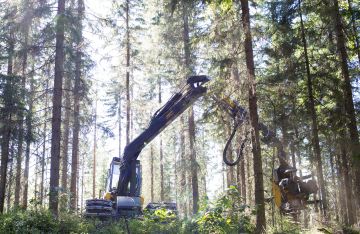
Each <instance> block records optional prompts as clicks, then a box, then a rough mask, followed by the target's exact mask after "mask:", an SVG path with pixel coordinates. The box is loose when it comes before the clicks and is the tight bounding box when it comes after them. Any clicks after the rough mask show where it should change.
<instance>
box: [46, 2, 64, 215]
mask: <svg viewBox="0 0 360 234" xmlns="http://www.w3.org/2000/svg"><path fill="white" fill-rule="evenodd" d="M64 21H65V0H58V12H57V21H56V51H55V53H56V54H55V78H54V93H53V100H52V102H53V110H52V120H51V124H52V129H51V162H50V164H51V165H50V197H49V209H50V210H51V212H52V213H53V214H54V215H55V216H57V215H58V206H59V198H58V187H59V164H60V141H61V109H62V108H61V101H62V82H63V75H64V31H65V22H64Z"/></svg>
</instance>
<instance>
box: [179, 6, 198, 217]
mask: <svg viewBox="0 0 360 234" xmlns="http://www.w3.org/2000/svg"><path fill="white" fill-rule="evenodd" d="M187 4H188V3H187V2H184V3H183V15H182V16H183V42H184V56H185V68H186V70H187V75H190V74H191V73H192V66H191V62H192V61H191V45H190V28H189V8H188V6H187ZM188 113H189V116H188V127H189V141H190V145H189V147H190V163H191V168H190V169H191V184H192V195H193V196H192V197H193V202H192V203H193V207H192V210H193V214H196V213H197V212H198V209H199V204H198V203H199V182H198V172H197V162H196V150H195V119H194V110H193V107H192V106H191V107H189V112H188Z"/></svg>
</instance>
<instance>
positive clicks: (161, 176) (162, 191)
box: [158, 76, 165, 201]
mask: <svg viewBox="0 0 360 234" xmlns="http://www.w3.org/2000/svg"><path fill="white" fill-rule="evenodd" d="M158 88H159V93H158V95H159V99H158V101H159V104H160V105H161V103H162V100H161V98H162V97H161V77H160V76H159V77H158ZM159 147H160V149H159V151H160V152H159V153H160V200H161V201H164V199H165V190H164V153H163V144H162V138H161V134H160V145H159Z"/></svg>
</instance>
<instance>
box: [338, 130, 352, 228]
mask: <svg viewBox="0 0 360 234" xmlns="http://www.w3.org/2000/svg"><path fill="white" fill-rule="evenodd" d="M340 144H341V145H340V160H339V161H340V163H341V172H342V174H341V177H342V178H343V180H344V181H343V182H344V184H343V185H344V187H345V197H346V207H347V209H346V210H347V219H345V223H346V224H347V225H353V224H354V223H355V215H354V210H353V209H354V207H353V205H352V201H353V196H352V190H353V189H352V184H351V177H350V176H349V171H350V168H349V162H348V156H347V150H346V133H345V131H344V130H340ZM342 191H344V190H342Z"/></svg>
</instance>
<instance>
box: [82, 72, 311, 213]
mask: <svg viewBox="0 0 360 234" xmlns="http://www.w3.org/2000/svg"><path fill="white" fill-rule="evenodd" d="M209 80H210V79H209V78H208V77H207V76H203V75H201V76H190V77H189V78H188V79H187V82H186V85H185V86H184V87H183V88H182V89H181V90H180V91H179V92H177V93H175V94H174V95H173V96H172V97H171V98H170V100H169V101H168V102H167V103H166V104H165V105H164V106H163V107H161V108H160V109H159V110H158V111H156V112H155V114H154V115H153V117H152V118H151V121H150V123H149V125H148V127H147V128H146V129H145V130H144V131H143V132H142V133H141V134H140V135H139V136H138V137H137V138H135V139H134V140H133V141H132V142H131V143H130V144H128V145H127V146H126V147H125V149H124V154H123V156H122V157H121V158H120V157H114V158H113V159H112V161H111V163H110V168H109V170H108V177H107V183H106V188H105V191H106V192H105V193H104V195H103V198H101V199H89V200H87V201H86V211H85V216H86V217H98V218H120V217H125V218H128V217H137V216H139V215H141V214H142V206H143V198H142V197H141V194H140V193H141V184H142V171H141V165H140V161H139V160H138V159H137V158H138V156H139V154H140V152H141V151H142V149H143V148H144V147H145V146H146V145H147V144H149V143H150V141H151V140H152V139H154V138H155V137H156V136H157V135H159V134H160V133H161V131H162V130H164V129H165V128H166V127H167V126H168V125H169V124H170V123H171V122H173V121H174V120H175V119H176V118H177V117H178V116H179V115H181V114H182V113H183V112H184V111H185V110H186V109H187V108H188V107H189V106H191V105H192V104H193V103H194V102H195V101H196V100H197V99H198V98H199V97H201V96H203V95H204V94H205V93H206V91H207V88H206V87H204V86H203V85H204V84H205V83H206V82H208V81H209ZM213 99H214V100H215V101H216V102H217V103H219V105H221V106H223V107H224V108H225V109H226V110H227V111H228V112H229V113H230V114H231V116H232V117H233V119H234V122H235V125H234V130H233V132H232V134H231V136H230V139H229V140H228V142H227V144H226V147H225V149H224V154H223V159H224V162H225V163H226V164H227V165H229V166H233V165H236V164H237V163H238V162H239V160H240V158H241V155H242V152H243V149H244V146H245V141H243V142H242V144H241V146H240V148H239V150H238V155H237V158H236V160H235V161H234V162H230V161H228V160H227V157H226V152H227V148H228V146H229V144H230V142H231V141H232V139H233V137H234V135H235V132H236V130H237V129H238V127H239V126H240V125H241V124H243V123H244V122H246V121H248V114H247V111H246V110H245V109H244V108H242V107H241V106H239V105H238V104H237V103H236V102H234V101H231V100H230V99H217V98H216V97H214V98H213ZM259 128H260V130H261V131H262V133H263V136H264V138H263V140H264V142H267V143H270V142H272V144H274V145H275V146H276V147H277V148H278V152H279V159H280V167H279V168H278V169H277V171H275V172H274V174H276V176H274V178H273V191H274V200H275V204H276V205H277V206H278V207H279V208H280V209H281V210H282V211H283V212H289V211H291V210H295V209H299V208H301V207H304V206H305V204H306V201H307V200H308V198H309V195H310V194H311V193H314V192H315V191H316V189H317V188H316V186H313V184H314V183H313V182H312V180H310V181H306V182H304V181H303V180H302V178H298V177H296V176H295V173H294V172H295V171H296V169H294V168H291V167H290V166H289V165H288V164H287V163H286V160H285V159H284V155H285V153H284V151H283V150H282V147H281V143H280V141H279V140H278V139H277V138H276V137H275V135H274V134H273V133H272V132H271V131H270V130H269V129H268V128H267V127H266V126H265V125H263V124H261V123H260V124H259ZM163 207H165V208H167V207H168V208H169V209H176V204H173V203H165V205H164V206H163ZM174 207H175V208H174Z"/></svg>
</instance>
